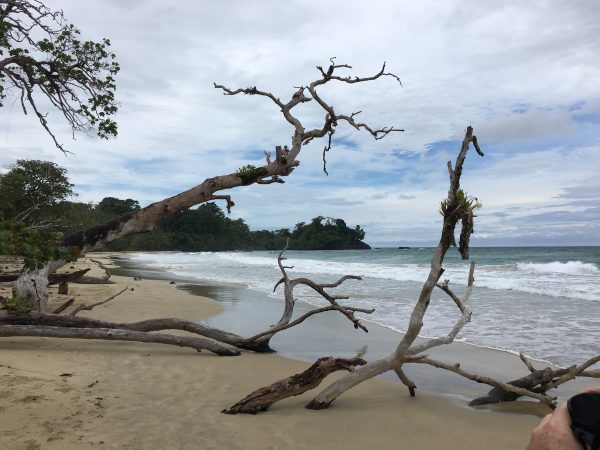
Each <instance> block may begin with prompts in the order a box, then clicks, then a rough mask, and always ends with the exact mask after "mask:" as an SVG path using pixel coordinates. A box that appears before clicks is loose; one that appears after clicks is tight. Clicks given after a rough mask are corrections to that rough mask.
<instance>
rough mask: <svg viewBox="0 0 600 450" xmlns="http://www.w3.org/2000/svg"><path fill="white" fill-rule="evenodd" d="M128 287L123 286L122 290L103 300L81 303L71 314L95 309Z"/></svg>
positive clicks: (74, 314)
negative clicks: (86, 303)
mask: <svg viewBox="0 0 600 450" xmlns="http://www.w3.org/2000/svg"><path fill="white" fill-rule="evenodd" d="M127 289H129V288H127V287H125V288H123V289H122V290H120V291H119V292H117V293H116V294H114V295H111V296H110V297H108V298H106V299H104V300H101V301H99V302H96V303H93V304H91V305H85V304H81V305H79V306H77V308H75V309H74V310H73V311H72V312H71V313H70V315H71V316H76V315H77V314H78V313H80V312H81V311H91V310H92V309H94V308H95V307H96V306H100V305H104V304H105V303H108V302H110V301H111V300H113V299H115V298H117V297H118V296H119V295H121V294H122V293H123V292H125V291H126V290H127Z"/></svg>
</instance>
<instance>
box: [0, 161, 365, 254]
mask: <svg viewBox="0 0 600 450" xmlns="http://www.w3.org/2000/svg"><path fill="white" fill-rule="evenodd" d="M75 195H77V194H76V193H75V192H74V191H73V184H71V182H70V181H69V178H68V174H67V170H66V169H64V168H63V167H60V166H58V165H56V164H55V163H52V162H49V161H38V160H18V161H17V163H16V164H14V165H13V166H12V167H11V169H10V170H9V171H8V172H7V173H6V174H4V175H0V219H1V218H2V217H3V218H4V219H10V220H12V223H9V222H6V223H4V225H2V226H0V230H2V229H4V230H5V233H4V240H5V241H6V240H7V239H8V240H10V241H11V242H12V241H15V239H16V238H17V236H21V237H22V238H23V239H30V240H31V245H33V246H34V247H35V245H34V244H35V243H41V242H42V241H43V239H44V237H45V238H47V239H56V236H60V234H62V233H69V232H72V231H75V230H78V229H81V228H87V227H91V226H94V225H98V224H101V223H103V222H104V221H106V220H108V219H111V218H113V217H120V216H125V215H127V214H130V213H133V212H135V211H137V210H139V209H140V204H139V202H138V201H137V200H134V199H131V198H128V199H119V198H115V197H105V198H103V199H102V200H101V201H100V202H99V203H97V204H93V203H82V202H73V201H70V200H69V197H70V196H75ZM15 220H17V221H20V222H24V224H27V225H33V226H34V227H35V228H37V229H38V231H35V232H33V231H32V232H30V231H29V230H28V229H27V228H25V227H24V226H23V225H24V224H23V223H22V224H17V223H14V222H15ZM40 233H41V234H40ZM56 233H59V234H56ZM9 236H11V237H10V239H9ZM0 237H1V236H0ZM364 237H365V232H364V231H363V230H362V228H361V227H360V226H358V225H357V226H356V227H355V228H350V227H348V226H347V225H346V222H345V221H344V220H342V219H335V218H329V217H323V216H318V217H315V218H314V219H312V220H311V221H310V222H309V223H304V222H300V223H298V224H296V226H295V228H294V229H293V230H291V231H290V230H289V229H287V228H282V229H279V230H260V231H252V230H250V227H249V226H248V225H247V224H246V222H245V221H244V220H243V219H235V220H234V219H230V218H229V217H227V215H226V214H225V213H224V212H223V210H221V208H219V206H218V205H217V204H216V203H213V202H209V203H204V204H202V205H200V206H199V207H198V208H197V209H187V210H184V211H180V212H178V213H176V214H173V215H171V216H169V217H166V218H165V219H163V220H162V221H161V222H160V223H159V224H158V226H157V227H156V228H155V229H154V230H153V231H150V232H148V233H141V234H137V235H134V236H131V237H127V238H124V239H122V240H119V241H117V242H115V243H113V244H111V245H110V248H111V249H113V250H149V251H156V250H182V251H227V250H281V249H282V248H283V247H285V245H286V242H287V240H288V239H289V247H288V248H289V249H292V250H343V249H364V248H369V246H368V245H367V244H365V243H364V242H362V240H363V239H364ZM4 248H5V249H6V248H10V249H13V250H14V249H17V250H18V249H20V248H21V247H15V246H10V245H9V244H7V243H6V242H5V245H4ZM48 248H51V245H50V246H49V247H48ZM21 250H22V249H21ZM15 251H16V250H15ZM61 251H62V250H61ZM28 252H29V253H32V250H31V249H28ZM11 253H12V252H11ZM43 254H50V253H49V250H46V251H44V252H42V253H41V254H39V255H37V257H36V258H37V259H36V261H41V260H42V259H43V258H42V256H41V255H43Z"/></svg>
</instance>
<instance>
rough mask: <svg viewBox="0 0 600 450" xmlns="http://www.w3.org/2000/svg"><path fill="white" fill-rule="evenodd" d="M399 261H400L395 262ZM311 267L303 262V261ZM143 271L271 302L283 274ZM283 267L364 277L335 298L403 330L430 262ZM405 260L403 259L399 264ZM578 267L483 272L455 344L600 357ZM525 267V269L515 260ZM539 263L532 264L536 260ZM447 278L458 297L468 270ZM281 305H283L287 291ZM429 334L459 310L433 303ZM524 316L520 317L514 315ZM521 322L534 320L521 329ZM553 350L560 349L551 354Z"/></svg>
mask: <svg viewBox="0 0 600 450" xmlns="http://www.w3.org/2000/svg"><path fill="white" fill-rule="evenodd" d="M363 255H364V256H363ZM390 255H391V256H394V255H393V254H390ZM307 256H308V257H309V258H306V257H307ZM132 257H133V259H135V260H137V261H139V262H141V263H142V264H144V265H147V266H151V267H155V268H158V269H161V270H166V271H169V272H171V273H175V274H178V275H182V276H186V277H191V278H196V279H200V280H204V281H206V282H208V283H210V282H225V283H240V284H243V285H246V286H248V287H250V288H253V289H256V290H260V291H262V292H265V294H269V293H270V292H271V291H272V288H273V284H274V283H275V281H276V280H278V279H279V277H280V276H281V273H280V272H279V269H278V267H277V253H276V252H269V253H267V252H252V253H250V252H226V253H210V252H201V253H143V254H136V255H133V256H132ZM288 257H289V260H288V261H286V263H288V264H290V265H293V266H294V268H293V269H291V270H289V274H290V276H292V277H298V276H309V277H310V278H313V279H315V280H318V281H333V280H335V279H337V278H339V277H340V276H341V275H343V274H356V275H361V276H363V278H364V279H363V281H362V282H354V281H352V282H348V283H344V285H343V286H342V287H340V288H338V289H340V294H348V295H349V296H350V299H351V300H350V302H351V304H353V305H356V306H359V307H367V308H375V312H374V313H373V315H371V316H368V319H367V320H369V321H373V322H375V323H378V324H380V325H383V326H386V327H388V328H390V329H392V330H398V331H401V330H403V329H405V327H406V326H407V321H408V318H409V317H410V312H411V310H412V307H413V305H414V300H415V298H417V297H418V292H419V290H420V286H421V283H422V282H423V280H424V279H425V278H426V276H427V274H428V272H429V264H427V263H425V262H424V261H425V260H424V259H423V258H420V259H417V261H418V263H414V261H415V258H413V259H412V260H411V259H410V255H408V256H406V255H405V254H404V253H399V254H398V257H397V259H394V258H391V257H388V255H387V254H385V255H384V257H382V256H381V255H377V254H371V253H369V252H366V253H361V254H360V255H354V256H353V254H352V253H343V252H332V253H327V254H324V253H319V252H315V253H297V254H294V253H292V252H290V254H289V255H288ZM401 258H402V259H401ZM577 259H578V258H577V257H575V258H572V261H569V262H566V263H564V262H559V261H555V262H550V263H541V262H526V259H524V258H523V259H521V261H523V262H520V263H517V262H516V261H515V260H514V259H513V262H508V261H507V262H505V263H500V264H498V263H494V264H489V263H488V264H478V266H477V268H476V274H475V279H476V281H475V284H476V289H475V292H474V296H473V299H472V308H473V311H474V319H473V321H472V322H471V323H470V324H469V325H468V326H467V327H465V328H464V329H463V331H462V332H461V335H460V336H459V337H458V340H461V341H465V342H468V343H471V344H477V345H480V346H484V347H490V348H501V349H503V350H509V351H514V350H516V349H518V350H527V351H529V352H530V353H531V355H532V356H535V357H538V358H539V357H549V358H550V359H551V360H553V361H554V362H560V363H564V364H570V363H573V362H580V361H581V360H583V359H586V358H587V357H589V356H590V354H591V353H594V354H596V353H597V352H598V351H600V348H599V347H598V342H600V334H599V333H600V332H599V331H598V330H600V319H598V318H599V317H600V309H599V308H600V283H598V275H599V274H600V270H598V267H597V266H596V265H594V264H590V263H585V262H582V261H579V260H577ZM517 261H518V260H517ZM534 261H535V260H534ZM445 268H446V271H445V272H444V278H448V279H449V280H450V281H451V283H452V284H453V285H454V289H455V292H456V293H457V295H461V292H462V291H463V290H464V286H465V282H466V279H467V273H468V266H467V265H466V264H463V263H460V262H458V261H454V262H453V261H447V262H446V264H445ZM296 295H297V298H298V299H301V300H305V301H308V302H309V303H314V304H317V305H321V306H322V299H320V298H319V297H318V296H315V295H314V293H311V292H309V291H303V290H298V291H297V292H296ZM275 297H276V298H277V300H278V301H279V300H280V297H281V291H280V290H279V291H278V292H277V293H276V294H275ZM432 304H434V306H435V307H432V308H430V309H429V311H428V313H427V320H426V321H425V326H424V328H423V330H422V334H423V335H426V336H440V335H445V334H447V333H448V330H449V329H451V328H452V326H453V325H454V322H455V320H456V317H457V311H456V308H455V307H454V305H453V304H452V302H448V301H447V299H446V298H445V297H443V296H442V294H440V293H436V294H435V295H434V299H433V300H432ZM515 311H518V314H516V315H515V314H514V312H515ZM523 317H528V318H529V319H528V320H526V321H524V320H523ZM547 342H560V343H561V345H560V346H559V347H557V348H556V349H555V351H554V352H553V353H551V354H549V353H548V352H549V349H548V346H547Z"/></svg>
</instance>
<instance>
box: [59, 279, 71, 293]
mask: <svg viewBox="0 0 600 450" xmlns="http://www.w3.org/2000/svg"><path fill="white" fill-rule="evenodd" d="M58 293H59V294H61V295H67V294H68V293H69V283H67V282H66V281H62V282H60V283H58Z"/></svg>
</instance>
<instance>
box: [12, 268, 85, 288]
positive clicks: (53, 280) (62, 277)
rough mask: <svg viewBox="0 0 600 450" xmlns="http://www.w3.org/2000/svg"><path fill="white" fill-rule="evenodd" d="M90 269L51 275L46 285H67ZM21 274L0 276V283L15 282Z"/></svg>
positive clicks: (14, 273)
mask: <svg viewBox="0 0 600 450" xmlns="http://www.w3.org/2000/svg"><path fill="white" fill-rule="evenodd" d="M89 270H90V269H83V270H78V271H76V272H71V273H52V274H50V275H48V285H52V284H59V283H68V282H69V281H74V280H76V279H78V278H81V277H82V276H83V275H85V274H86V273H87V272H88V271H89ZM20 274H21V272H13V273H4V274H0V283H8V282H11V281H16V280H17V278H19V275H20Z"/></svg>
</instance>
